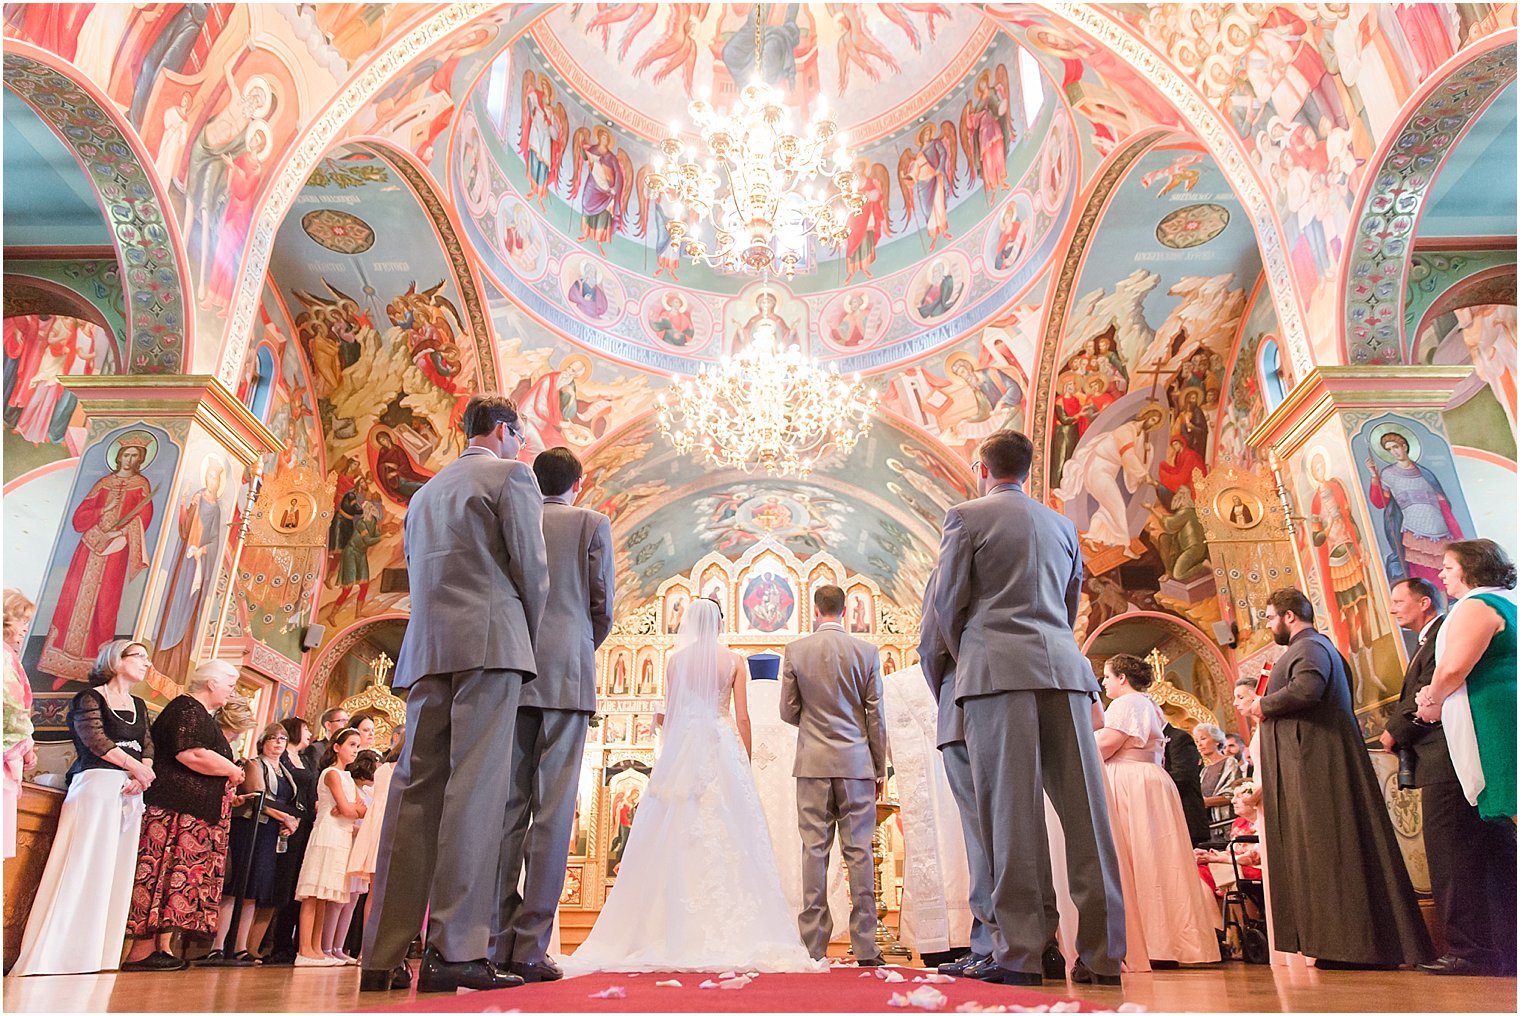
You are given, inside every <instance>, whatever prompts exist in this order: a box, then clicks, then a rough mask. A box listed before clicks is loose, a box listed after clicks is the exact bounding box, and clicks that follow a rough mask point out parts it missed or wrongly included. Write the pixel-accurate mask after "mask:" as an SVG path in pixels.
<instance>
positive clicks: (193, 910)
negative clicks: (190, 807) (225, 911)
mask: <svg viewBox="0 0 1520 1016" xmlns="http://www.w3.org/2000/svg"><path fill="white" fill-rule="evenodd" d="M227 812H228V809H227V808H226V807H225V806H224V807H223V808H222V816H221V820H220V821H219V822H217V823H216V824H215V825H213V824H212V823H210V822H207V821H206V820H205V819H202V818H196V817H195V816H194V815H186V814H184V813H183V812H177V811H167V810H165V809H163V808H160V807H158V806H157V805H151V804H150V805H148V807H147V808H146V809H145V810H144V812H143V824H142V838H141V839H140V840H139V841H138V845H137V876H136V879H135V881H134V883H133V885H132V909H131V911H130V912H129V913H128V915H127V934H128V935H129V936H131V937H132V938H144V937H146V936H148V935H156V934H159V933H161V932H167V931H175V930H178V931H188V932H198V933H204V934H211V933H213V932H215V931H216V911H217V904H218V903H220V902H221V898H222V877H223V875H224V874H225V873H226V870H227V827H228V820H229V816H228V813H227Z"/></svg>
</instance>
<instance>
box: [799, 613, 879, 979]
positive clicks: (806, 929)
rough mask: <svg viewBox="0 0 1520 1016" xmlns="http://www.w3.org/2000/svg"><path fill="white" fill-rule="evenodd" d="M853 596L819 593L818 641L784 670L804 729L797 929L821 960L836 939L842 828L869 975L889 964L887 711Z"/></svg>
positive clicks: (853, 922)
mask: <svg viewBox="0 0 1520 1016" xmlns="http://www.w3.org/2000/svg"><path fill="white" fill-rule="evenodd" d="M843 615H844V590H843V589H840V588H839V587H838V586H829V585H824V586H819V587H818V589H817V590H816V591H815V592H814V593H813V634H812V635H809V636H807V637H805V638H800V639H798V640H797V641H796V642H793V643H792V644H791V645H789V646H787V649H786V657H785V661H784V662H783V664H782V667H781V718H782V719H783V720H785V721H786V722H787V723H790V724H792V725H793V726H795V727H797V728H799V729H798V732H797V763H796V765H795V766H794V767H793V769H792V775H793V776H795V777H796V778H797V826H798V830H799V831H800V832H801V833H802V913H801V914H799V915H798V917H797V927H798V930H799V931H801V933H802V942H803V944H804V945H806V946H807V950H808V953H809V954H810V955H811V956H812V957H813V959H815V960H821V959H823V958H824V956H825V953H826V952H827V950H828V945H829V939H830V938H831V937H832V936H833V932H834V925H833V920H832V918H831V917H830V916H829V901H828V870H829V848H830V846H831V844H832V843H833V841H834V833H835V830H836V828H837V830H838V833H839V845H840V851H841V853H843V854H844V861H845V864H846V865H848V866H849V872H850V943H851V945H852V947H853V948H854V950H855V956H856V959H857V960H858V962H859V963H860V965H861V966H863V967H879V966H881V965H882V964H883V963H884V962H885V961H884V960H883V959H882V958H881V950H880V949H878V948H877V947H876V900H875V897H874V895H873V893H872V885H873V883H874V876H873V872H872V870H871V836H872V833H873V832H874V831H875V829H876V799H877V797H879V796H880V794H881V790H882V786H883V785H884V784H885V783H886V776H887V753H886V745H887V728H886V723H885V721H884V720H883V718H882V711H881V657H880V654H879V653H878V652H877V650H876V647H875V646H873V645H871V644H870V643H869V642H864V641H862V640H860V639H857V638H852V637H851V636H849V635H846V634H845V630H844V625H843V624H842V623H841V622H840V618H841V617H843Z"/></svg>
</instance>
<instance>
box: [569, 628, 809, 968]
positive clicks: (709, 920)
mask: <svg viewBox="0 0 1520 1016" xmlns="http://www.w3.org/2000/svg"><path fill="white" fill-rule="evenodd" d="M698 655H699V654H697V653H694V652H693V651H692V650H686V651H684V652H682V651H678V652H676V653H674V654H672V656H671V658H670V662H669V665H668V666H667V669H666V683H667V688H668V691H667V699H666V705H665V721H664V728H663V732H662V733H663V737H662V748H661V752H660V756H659V760H658V761H657V762H656V763H655V767H654V771H653V773H651V774H650V777H649V785H648V787H647V788H646V789H645V791H644V795H643V801H642V802H641V803H640V805H639V809H638V812H637V814H636V817H635V819H634V823H633V828H632V830H631V831H630V833H629V836H628V845H627V847H626V848H625V850H624V852H623V861H622V865H621V867H620V868H619V870H618V877H617V882H616V883H615V884H614V885H613V887H612V892H611V894H609V895H608V897H607V901H606V904H605V905H604V906H603V907H602V911H601V914H600V915H599V916H598V917H597V920H596V925H595V927H593V928H592V929H591V934H590V935H589V936H588V937H587V938H586V941H585V942H583V943H582V944H581V946H580V947H579V948H578V949H576V950H575V952H574V953H573V954H571V955H570V956H569V957H568V958H567V959H566V960H565V961H564V963H563V967H564V971H565V974H566V976H570V977H573V976H576V975H580V974H588V973H591V972H593V971H657V970H659V971H663V970H672V971H676V970H687V971H713V972H719V971H728V970H738V971H761V972H781V971H814V970H824V969H827V964H826V963H814V962H813V960H812V959H810V958H809V957H808V954H807V950H806V949H805V948H804V947H803V944H802V939H801V937H800V935H799V934H798V931H797V915H796V914H794V913H793V912H792V911H791V909H790V908H789V907H788V906H787V903H786V898H785V896H784V895H783V894H782V891H781V876H780V874H779V873H778V871H777V868H776V858H775V855H774V854H773V852H772V849H771V838H770V833H769V831H768V830H767V827H766V824H765V816H764V813H763V812H762V811H761V808H760V797H759V795H758V793H757V792H756V790H755V780H754V777H753V776H752V775H751V772H750V764H749V760H748V759H747V758H745V755H744V747H743V745H742V744H740V741H739V735H738V732H737V731H736V730H735V728H734V723H733V719H732V718H731V706H730V703H731V700H732V694H733V681H734V675H735V673H737V672H738V667H739V663H740V660H739V657H738V656H736V655H735V654H733V653H730V652H728V651H727V650H725V649H718V650H717V653H716V659H715V660H713V657H712V654H711V652H710V651H709V654H708V656H707V659H708V660H711V661H712V662H710V663H706V665H696V666H683V663H686V662H689V661H691V660H693V659H696V658H697V657H698ZM683 657H684V659H683ZM714 663H715V664H716V665H713V664H714ZM704 671H705V673H704Z"/></svg>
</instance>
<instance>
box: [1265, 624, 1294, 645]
mask: <svg viewBox="0 0 1520 1016" xmlns="http://www.w3.org/2000/svg"><path fill="white" fill-rule="evenodd" d="M1270 630H1271V632H1272V641H1273V642H1276V643H1277V644H1278V645H1280V646H1285V645H1287V644H1288V643H1289V642H1291V641H1293V633H1292V632H1290V631H1289V630H1288V629H1287V627H1286V626H1278V627H1274V628H1272V629H1270Z"/></svg>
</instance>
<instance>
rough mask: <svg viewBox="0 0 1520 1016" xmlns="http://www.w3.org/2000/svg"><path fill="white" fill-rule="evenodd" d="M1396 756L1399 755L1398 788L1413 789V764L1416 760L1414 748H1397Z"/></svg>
mask: <svg viewBox="0 0 1520 1016" xmlns="http://www.w3.org/2000/svg"><path fill="white" fill-rule="evenodd" d="M1398 756H1399V789H1400V790H1413V789H1414V787H1415V783H1414V765H1415V762H1416V761H1417V760H1416V758H1415V753H1414V749H1413V748H1400V749H1399V750H1398Z"/></svg>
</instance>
